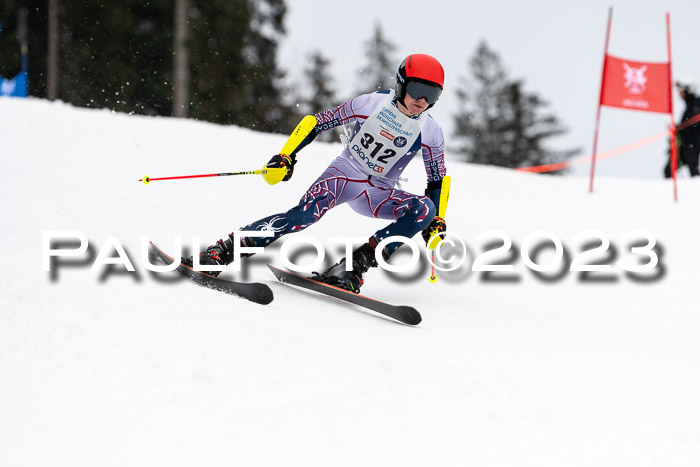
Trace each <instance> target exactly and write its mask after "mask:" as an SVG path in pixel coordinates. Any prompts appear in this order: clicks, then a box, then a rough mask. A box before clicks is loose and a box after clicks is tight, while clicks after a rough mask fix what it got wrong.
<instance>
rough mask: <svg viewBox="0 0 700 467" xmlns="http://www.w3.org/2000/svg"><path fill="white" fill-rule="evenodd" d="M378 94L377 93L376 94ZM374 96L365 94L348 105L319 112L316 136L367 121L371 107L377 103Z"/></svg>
mask: <svg viewBox="0 0 700 467" xmlns="http://www.w3.org/2000/svg"><path fill="white" fill-rule="evenodd" d="M374 94H376V93H374ZM374 94H363V95H361V96H357V97H355V98H354V99H350V100H349V101H347V102H346V103H344V104H342V105H339V106H338V107H334V108H332V109H328V110H326V111H323V112H319V113H317V114H316V115H315V117H316V121H317V123H316V128H315V131H316V134H321V133H323V132H324V131H328V130H330V129H332V128H336V127H339V126H343V125H346V124H348V123H350V122H356V121H358V120H359V121H365V120H367V117H368V116H369V114H370V113H371V110H372V109H371V105H372V102H373V100H375V101H376V97H375V96H374Z"/></svg>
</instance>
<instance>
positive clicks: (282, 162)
mask: <svg viewBox="0 0 700 467" xmlns="http://www.w3.org/2000/svg"><path fill="white" fill-rule="evenodd" d="M296 163H297V159H296V157H294V156H288V155H286V154H275V155H274V156H272V159H270V162H268V163H267V164H265V167H267V168H268V169H279V168H283V169H287V175H285V176H284V178H283V179H282V181H283V182H286V181H287V180H289V179H290V178H292V174H293V173H294V165H295V164H296Z"/></svg>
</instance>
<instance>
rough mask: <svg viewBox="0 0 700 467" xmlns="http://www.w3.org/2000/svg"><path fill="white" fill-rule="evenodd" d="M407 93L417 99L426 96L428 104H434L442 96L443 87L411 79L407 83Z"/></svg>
mask: <svg viewBox="0 0 700 467" xmlns="http://www.w3.org/2000/svg"><path fill="white" fill-rule="evenodd" d="M406 93H407V94H408V95H409V96H411V97H412V98H413V99H415V100H420V99H422V98H425V100H426V101H428V104H430V105H433V104H435V103H436V102H437V100H438V99H439V98H440V94H442V88H441V87H440V86H437V85H435V84H426V83H423V82H421V81H409V82H408V84H407V85H406Z"/></svg>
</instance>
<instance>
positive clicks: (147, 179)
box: [139, 169, 278, 185]
mask: <svg viewBox="0 0 700 467" xmlns="http://www.w3.org/2000/svg"><path fill="white" fill-rule="evenodd" d="M268 170H278V169H262V170H249V171H246V172H224V173H217V174H201V175H178V176H176V177H157V178H151V177H149V176H148V175H144V176H143V178H142V179H140V180H139V182H142V183H143V184H145V185H148V184H149V183H151V182H156V181H160V180H182V179H186V178H205V177H228V176H230V175H260V174H263V173H266V172H267V171H268Z"/></svg>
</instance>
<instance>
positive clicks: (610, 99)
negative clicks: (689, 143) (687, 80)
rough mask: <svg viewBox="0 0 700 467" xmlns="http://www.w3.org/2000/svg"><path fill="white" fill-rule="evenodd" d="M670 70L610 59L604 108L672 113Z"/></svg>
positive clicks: (605, 73)
mask: <svg viewBox="0 0 700 467" xmlns="http://www.w3.org/2000/svg"><path fill="white" fill-rule="evenodd" d="M669 66H670V65H669V64H668V63H647V62H634V61H632V60H625V59H622V58H617V57H613V56H612V55H606V56H605V64H604V68H603V86H602V92H601V95H600V105H607V106H610V107H621V108H624V109H631V110H645V111H648V112H661V113H666V114H667V113H671V99H670V96H671V73H670V70H669Z"/></svg>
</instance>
